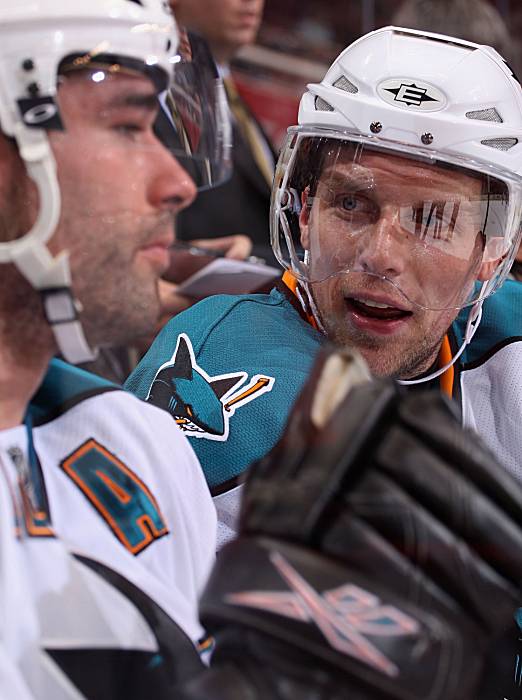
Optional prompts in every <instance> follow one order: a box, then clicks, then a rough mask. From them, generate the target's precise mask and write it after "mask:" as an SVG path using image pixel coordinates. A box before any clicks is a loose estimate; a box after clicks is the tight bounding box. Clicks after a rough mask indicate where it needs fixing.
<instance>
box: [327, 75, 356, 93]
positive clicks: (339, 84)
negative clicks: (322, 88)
mask: <svg viewBox="0 0 522 700" xmlns="http://www.w3.org/2000/svg"><path fill="white" fill-rule="evenodd" d="M333 86H334V87H335V88H339V90H344V91H345V92H351V93H352V95H355V93H356V92H359V88H358V87H357V86H356V85H354V84H353V83H352V82H351V80H348V78H347V77H346V76H345V75H341V77H340V78H337V80H336V81H335V83H333Z"/></svg>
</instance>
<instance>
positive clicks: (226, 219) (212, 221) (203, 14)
mask: <svg viewBox="0 0 522 700" xmlns="http://www.w3.org/2000/svg"><path fill="white" fill-rule="evenodd" d="M170 5H171V7H172V9H173V10H174V14H175V15H176V19H177V21H178V23H179V24H181V25H184V26H186V27H188V28H189V29H192V30H194V31H197V32H199V33H200V34H201V35H202V36H203V37H205V39H206V40H207V41H208V42H209V45H210V48H211V50H212V53H213V55H214V58H215V59H216V61H217V63H218V65H219V69H220V71H221V74H222V76H223V78H224V80H225V86H226V90H227V96H228V101H229V105H230V109H231V112H232V118H233V143H234V147H233V154H232V160H233V166H234V167H233V173H232V177H231V179H230V180H229V181H228V182H227V183H225V184H224V185H221V186H220V187H217V188H216V189H214V190H211V191H208V192H203V193H201V194H200V196H199V197H198V198H197V201H195V202H194V204H193V205H192V206H191V207H189V209H187V210H186V211H184V212H183V214H182V215H181V216H179V217H178V219H177V226H176V233H177V237H178V239H179V240H193V239H201V238H203V239H208V238H216V237H218V236H229V235H233V234H244V235H248V236H249V237H250V238H251V239H252V242H253V244H254V247H253V252H254V255H257V256H259V257H261V258H264V259H266V260H269V261H270V262H273V256H272V251H271V249H270V241H269V234H268V215H269V209H270V188H271V185H272V177H273V171H274V163H275V153H274V150H273V148H272V145H271V143H270V142H269V140H268V138H267V136H266V135H265V133H264V132H263V129H262V127H261V126H260V124H259V122H258V121H257V120H256V119H255V117H254V115H253V114H252V112H251V111H250V110H249V108H248V107H247V105H246V104H245V102H244V101H243V100H242V99H241V97H240V96H239V93H238V91H237V89H236V86H235V84H234V81H233V79H232V76H231V74H230V67H229V66H230V61H231V60H232V58H233V57H234V56H235V54H236V53H237V52H238V51H239V49H240V48H241V47H242V46H245V45H247V44H252V43H253V42H254V41H255V39H256V36H257V32H258V29H259V25H260V23H261V16H262V12H263V6H264V0H170Z"/></svg>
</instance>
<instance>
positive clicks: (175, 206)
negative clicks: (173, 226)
mask: <svg viewBox="0 0 522 700" xmlns="http://www.w3.org/2000/svg"><path fill="white" fill-rule="evenodd" d="M150 165H151V167H153V175H152V177H151V180H150V184H149V190H148V198H149V202H150V203H151V204H152V205H153V206H154V207H155V208H156V209H163V210H169V211H172V213H174V214H177V213H178V212H179V211H181V210H182V209H185V208H186V207H188V206H189V205H190V204H191V203H192V202H193V201H194V198H195V197H196V194H197V188H196V185H195V184H194V181H193V180H192V178H191V177H190V175H189V174H188V172H187V171H186V170H185V169H184V168H183V167H182V166H181V164H180V163H179V161H178V160H177V159H176V158H175V157H174V156H173V155H172V154H171V153H170V152H169V151H168V150H167V149H166V148H165V147H164V146H162V145H161V144H159V143H158V144H157V149H156V153H155V155H154V161H153V162H151V163H150Z"/></svg>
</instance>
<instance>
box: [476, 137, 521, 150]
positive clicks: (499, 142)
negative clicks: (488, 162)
mask: <svg viewBox="0 0 522 700" xmlns="http://www.w3.org/2000/svg"><path fill="white" fill-rule="evenodd" d="M480 143H481V144H482V145H483V146H489V147H490V148H496V149H497V150H499V151H509V149H510V148H513V146H516V145H517V143H518V139H516V138H498V139H484V141H481V142H480Z"/></svg>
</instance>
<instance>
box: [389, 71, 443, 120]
mask: <svg viewBox="0 0 522 700" xmlns="http://www.w3.org/2000/svg"><path fill="white" fill-rule="evenodd" d="M377 92H378V94H379V96H380V97H381V98H382V99H383V100H384V101H385V102H387V103H388V104H392V105H395V106H396V107H402V108H405V109H414V110H419V111H423V112H433V111H435V110H438V109H442V108H443V107H444V106H445V104H446V98H445V97H444V95H443V94H442V92H441V91H440V90H438V89H437V88H436V87H434V86H433V85H430V84H429V83H424V82H422V81H420V80H407V79H401V78H391V79H388V80H385V81H384V82H382V83H381V84H380V85H379V86H378V87H377Z"/></svg>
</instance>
